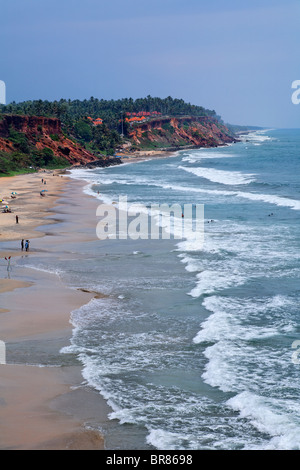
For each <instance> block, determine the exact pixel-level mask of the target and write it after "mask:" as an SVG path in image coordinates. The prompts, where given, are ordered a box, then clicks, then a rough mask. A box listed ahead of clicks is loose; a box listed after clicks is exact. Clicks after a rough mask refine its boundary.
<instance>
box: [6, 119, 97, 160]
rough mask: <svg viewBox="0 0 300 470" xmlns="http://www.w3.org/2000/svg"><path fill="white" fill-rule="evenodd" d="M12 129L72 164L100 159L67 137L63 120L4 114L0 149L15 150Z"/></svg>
mask: <svg viewBox="0 0 300 470" xmlns="http://www.w3.org/2000/svg"><path fill="white" fill-rule="evenodd" d="M11 130H14V131H17V132H19V133H22V134H24V135H25V136H26V139H27V142H28V144H29V145H30V146H32V147H35V148H36V149H37V150H43V149H44V148H50V149H51V150H52V151H53V153H54V155H56V156H58V157H64V158H65V159H66V160H68V162H69V163H70V164H71V165H80V164H86V163H89V162H93V161H95V160H98V159H99V157H96V156H95V155H93V154H92V153H91V152H89V151H88V150H86V149H85V148H83V147H82V146H81V145H80V144H79V143H77V142H75V141H73V140H71V139H70V138H68V137H66V136H65V135H64V134H63V132H62V129H61V122H60V120H59V119H56V118H47V117H42V116H21V115H8V114H7V115H4V116H2V119H1V120H0V150H2V151H4V152H15V151H17V150H19V149H18V146H17V145H16V144H15V143H14V141H13V139H11Z"/></svg>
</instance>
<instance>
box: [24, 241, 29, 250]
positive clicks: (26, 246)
mask: <svg viewBox="0 0 300 470" xmlns="http://www.w3.org/2000/svg"><path fill="white" fill-rule="evenodd" d="M25 250H26V251H28V250H29V240H26V242H25Z"/></svg>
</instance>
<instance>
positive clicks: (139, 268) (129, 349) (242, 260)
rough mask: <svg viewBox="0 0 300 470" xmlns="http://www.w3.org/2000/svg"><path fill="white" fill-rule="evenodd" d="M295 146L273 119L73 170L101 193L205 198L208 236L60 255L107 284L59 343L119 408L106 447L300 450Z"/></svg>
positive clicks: (121, 243)
mask: <svg viewBox="0 0 300 470" xmlns="http://www.w3.org/2000/svg"><path fill="white" fill-rule="evenodd" d="M299 149H300V130H299V129H298V130H296V129H291V130H287V129H284V130H278V129H273V130H272V129H270V130H264V131H257V132H252V133H250V134H247V135H244V136H241V138H240V142H238V143H235V144H232V145H228V146H224V147H218V148H211V149H193V150H191V149H189V150H182V151H180V152H178V153H177V154H175V155H174V156H173V157H167V158H159V159H155V158H153V159H152V160H147V161H142V162H137V163H129V162H128V163H124V164H123V165H119V166H114V167H109V168H103V169H102V168H101V169H92V170H80V169H78V170H73V171H72V177H73V178H77V179H83V180H85V181H86V187H85V192H87V193H88V194H90V195H93V196H94V197H96V198H98V199H99V202H100V201H103V202H105V203H109V204H115V205H116V206H117V204H116V203H118V198H119V196H123V197H126V198H127V200H128V203H138V204H142V205H143V206H144V207H146V208H149V207H150V206H151V204H158V205H160V204H168V205H170V206H171V205H172V204H180V205H181V206H182V207H184V205H185V204H192V205H198V204H203V205H204V223H203V226H204V243H203V244H200V245H199V244H197V243H195V242H194V240H193V239H190V238H189V234H187V235H186V238H183V239H180V240H179V239H174V238H173V237H172V233H171V234H170V237H169V239H167V238H166V239H162V238H159V239H150V238H149V239H137V240H134V239H131V238H127V239H116V240H114V239H107V240H102V241H100V240H98V239H97V240H94V241H88V242H85V243H84V245H82V246H76V247H74V246H73V247H72V250H73V251H75V252H76V251H77V252H79V253H80V257H79V258H76V256H74V257H73V259H71V258H70V259H67V260H64V261H61V262H60V264H59V262H58V265H57V266H55V269H57V270H58V271H59V274H60V276H61V277H62V278H63V279H65V280H66V282H68V284H69V285H71V286H76V287H78V286H80V287H81V288H86V289H92V290H95V291H97V292H101V293H103V294H105V296H99V297H100V298H94V299H93V300H91V301H90V302H89V303H88V304H86V305H84V306H83V307H81V308H80V309H78V310H76V311H73V312H72V316H71V322H72V325H73V336H72V340H71V345H70V346H67V347H65V348H63V349H62V350H61V352H60V353H61V355H62V357H69V358H70V359H69V360H70V361H71V360H72V357H73V358H74V360H75V358H76V360H79V361H80V363H81V364H82V374H83V378H84V380H85V383H86V384H87V386H89V387H92V388H93V389H95V390H97V391H98V392H99V393H100V394H101V395H102V396H103V397H104V398H105V399H106V400H107V402H108V404H109V406H110V407H111V413H110V415H109V420H108V421H107V423H104V424H103V423H99V429H100V431H101V432H103V433H104V434H105V436H106V445H107V448H108V449H159V450H162V449H168V450H172V449H173V450H177V449H178V450H203V449H208V450H220V449H226V450H230V449H232V450H240V449H241V450H247V449H264V450H266V449H286V450H290V449H297V450H299V449H300V433H299V429H300V408H299V399H300V374H299V372H300V364H299V362H300V360H299V359H300V355H299V359H298V348H300V328H299V321H300V317H299V301H300V289H299V280H300V264H299V252H300V230H299V228H300V227H299V220H300V219H299V215H300V212H299V211H300V181H299V174H300V158H299ZM125 162H126V161H125ZM177 222H178V221H177ZM95 229H96V227H95ZM49 262H50V261H49ZM46 268H47V269H54V267H53V266H52V267H51V266H47V267H46ZM298 342H299V344H298ZM93 427H97V423H95V422H93Z"/></svg>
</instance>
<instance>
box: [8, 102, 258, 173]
mask: <svg viewBox="0 0 300 470" xmlns="http://www.w3.org/2000/svg"><path fill="white" fill-rule="evenodd" d="M243 129H244V130H246V129H247V128H246V127H245V126H243ZM253 129H254V128H253ZM256 129H258V128H256ZM241 130H242V128H241V126H232V125H228V124H227V125H226V124H225V123H224V122H223V121H222V119H221V117H220V116H218V115H217V114H216V112H215V111H214V110H213V111H212V110H209V109H205V108H203V107H202V106H196V105H192V104H190V103H186V102H185V101H184V100H182V99H173V98H171V97H170V96H169V97H167V98H164V99H162V98H153V97H151V96H147V97H146V98H140V99H136V100H133V99H132V98H124V99H120V100H103V99H100V100H99V99H97V98H94V97H91V98H90V99H89V100H82V101H80V100H65V99H61V100H59V101H43V100H35V101H25V102H22V103H15V102H12V103H10V104H8V105H0V175H1V174H2V175H7V174H12V173H18V172H24V171H34V170H36V169H39V168H67V167H70V166H74V165H75V166H77V165H81V166H82V165H86V164H91V163H93V164H94V165H99V166H108V165H112V164H120V163H122V156H124V157H125V156H126V157H128V156H132V155H134V154H135V153H140V152H142V151H144V152H145V151H157V152H166V151H168V152H170V151H176V150H181V149H184V148H187V147H189V148H194V147H217V146H220V145H224V144H227V143H232V142H235V141H236V140H237V132H239V131H241ZM120 157H121V158H120Z"/></svg>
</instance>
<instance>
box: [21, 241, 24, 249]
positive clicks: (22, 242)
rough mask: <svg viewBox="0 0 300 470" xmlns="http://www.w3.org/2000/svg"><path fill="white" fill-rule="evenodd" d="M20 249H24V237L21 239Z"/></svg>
mask: <svg viewBox="0 0 300 470" xmlns="http://www.w3.org/2000/svg"><path fill="white" fill-rule="evenodd" d="M21 250H22V251H23V250H24V239H22V240H21Z"/></svg>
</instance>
